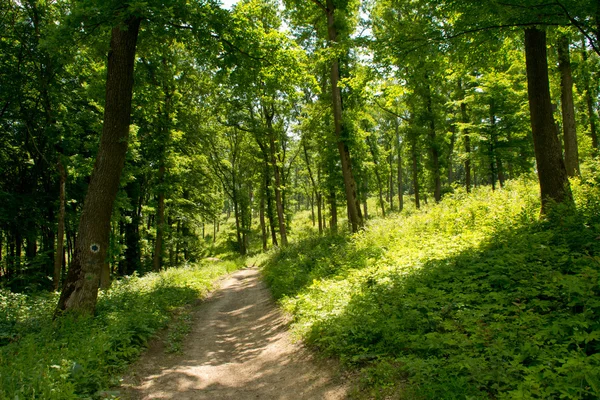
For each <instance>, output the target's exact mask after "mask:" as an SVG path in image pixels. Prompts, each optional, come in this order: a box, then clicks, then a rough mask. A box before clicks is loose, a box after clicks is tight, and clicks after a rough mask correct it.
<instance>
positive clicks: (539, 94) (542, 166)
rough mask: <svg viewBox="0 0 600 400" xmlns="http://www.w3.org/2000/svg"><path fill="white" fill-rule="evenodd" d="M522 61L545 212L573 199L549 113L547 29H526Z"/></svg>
mask: <svg viewBox="0 0 600 400" xmlns="http://www.w3.org/2000/svg"><path fill="white" fill-rule="evenodd" d="M525 61H526V67H527V91H528V97H529V109H530V116H531V130H532V134H533V146H534V150H535V159H536V163H537V172H538V178H539V182H540V189H541V199H542V213H545V212H546V211H547V210H548V206H549V205H550V203H551V202H556V203H563V202H568V201H571V199H572V196H571V188H570V186H569V180H568V177H567V171H566V169H565V164H564V162H563V158H562V154H561V148H560V142H559V140H558V137H557V135H556V129H555V125H554V119H553V116H552V102H551V99H550V84H549V81H548V59H547V50H546V32H544V31H542V30H540V29H538V28H528V29H526V30H525Z"/></svg>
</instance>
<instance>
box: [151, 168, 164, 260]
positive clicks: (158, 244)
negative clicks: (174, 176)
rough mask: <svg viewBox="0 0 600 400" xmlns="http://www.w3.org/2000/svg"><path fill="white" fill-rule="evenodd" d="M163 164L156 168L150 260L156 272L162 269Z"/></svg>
mask: <svg viewBox="0 0 600 400" xmlns="http://www.w3.org/2000/svg"><path fill="white" fill-rule="evenodd" d="M165 170H166V168H165V164H164V161H161V165H160V167H158V185H159V192H158V207H157V210H156V240H155V241H154V258H153V260H152V269H153V270H154V271H155V272H158V271H160V270H161V268H162V259H163V253H164V248H163V247H164V246H163V241H164V235H165V191H164V188H163V187H162V186H163V185H164V180H165V172H166V171H165Z"/></svg>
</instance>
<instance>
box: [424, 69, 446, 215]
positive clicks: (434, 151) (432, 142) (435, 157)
mask: <svg viewBox="0 0 600 400" xmlns="http://www.w3.org/2000/svg"><path fill="white" fill-rule="evenodd" d="M426 79H428V77H426ZM426 100H427V114H428V115H427V118H428V119H429V153H430V155H431V164H432V169H433V171H432V172H433V197H434V198H435V202H436V203H439V202H440V200H441V199H442V179H441V172H440V151H439V149H438V145H437V137H436V128H435V115H434V113H433V99H432V96H431V86H430V85H429V82H428V83H427V99H426Z"/></svg>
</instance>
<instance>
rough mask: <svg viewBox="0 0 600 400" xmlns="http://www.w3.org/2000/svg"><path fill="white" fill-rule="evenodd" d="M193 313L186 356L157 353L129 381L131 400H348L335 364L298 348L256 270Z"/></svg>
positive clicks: (241, 274)
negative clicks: (315, 357)
mask: <svg viewBox="0 0 600 400" xmlns="http://www.w3.org/2000/svg"><path fill="white" fill-rule="evenodd" d="M194 314H195V315H194V325H193V329H192V332H191V333H190V334H189V336H188V338H187V341H186V343H185V344H184V346H183V348H184V351H183V354H180V355H165V354H164V351H163V349H161V348H160V346H154V347H151V348H150V350H149V351H148V353H147V354H146V355H145V356H143V357H142V358H141V359H140V360H139V361H138V362H137V363H136V364H135V365H134V366H133V367H132V372H131V373H130V376H128V377H127V378H126V379H125V381H124V385H123V388H124V392H125V395H126V398H131V399H144V400H145V399H182V400H185V399H291V398H293V399H343V398H346V393H347V390H348V388H347V385H344V384H343V383H341V380H342V378H341V377H340V376H338V375H336V373H335V372H334V371H336V370H337V368H336V366H335V364H334V363H332V362H317V361H316V360H314V359H313V358H312V357H311V355H310V353H309V352H307V351H306V350H305V349H303V348H302V346H301V345H300V344H295V343H292V341H291V340H290V337H289V334H288V332H287V329H286V323H285V320H284V319H283V317H282V316H281V314H280V313H279V311H278V310H277V308H276V307H275V305H274V303H273V301H272V299H271V295H270V293H269V291H268V289H267V287H266V286H265V285H264V284H263V283H262V282H261V281H260V274H259V272H258V270H257V269H254V268H251V269H245V270H242V271H238V272H236V273H235V274H233V275H232V276H230V277H229V278H228V279H226V280H224V281H223V283H222V286H221V289H220V290H218V291H217V292H215V293H214V294H213V295H212V296H211V297H210V299H209V300H207V301H206V302H204V303H202V305H201V306H199V307H198V309H197V311H195V313H194Z"/></svg>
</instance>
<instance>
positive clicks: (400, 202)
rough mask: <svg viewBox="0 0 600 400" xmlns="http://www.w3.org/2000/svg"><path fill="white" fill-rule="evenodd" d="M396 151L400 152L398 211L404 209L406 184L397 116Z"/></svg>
mask: <svg viewBox="0 0 600 400" xmlns="http://www.w3.org/2000/svg"><path fill="white" fill-rule="evenodd" d="M396 151H397V152H398V211H399V212H402V210H403V209H404V193H403V192H404V187H403V186H404V185H403V184H402V179H403V178H402V142H401V141H400V124H399V123H398V118H396Z"/></svg>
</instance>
